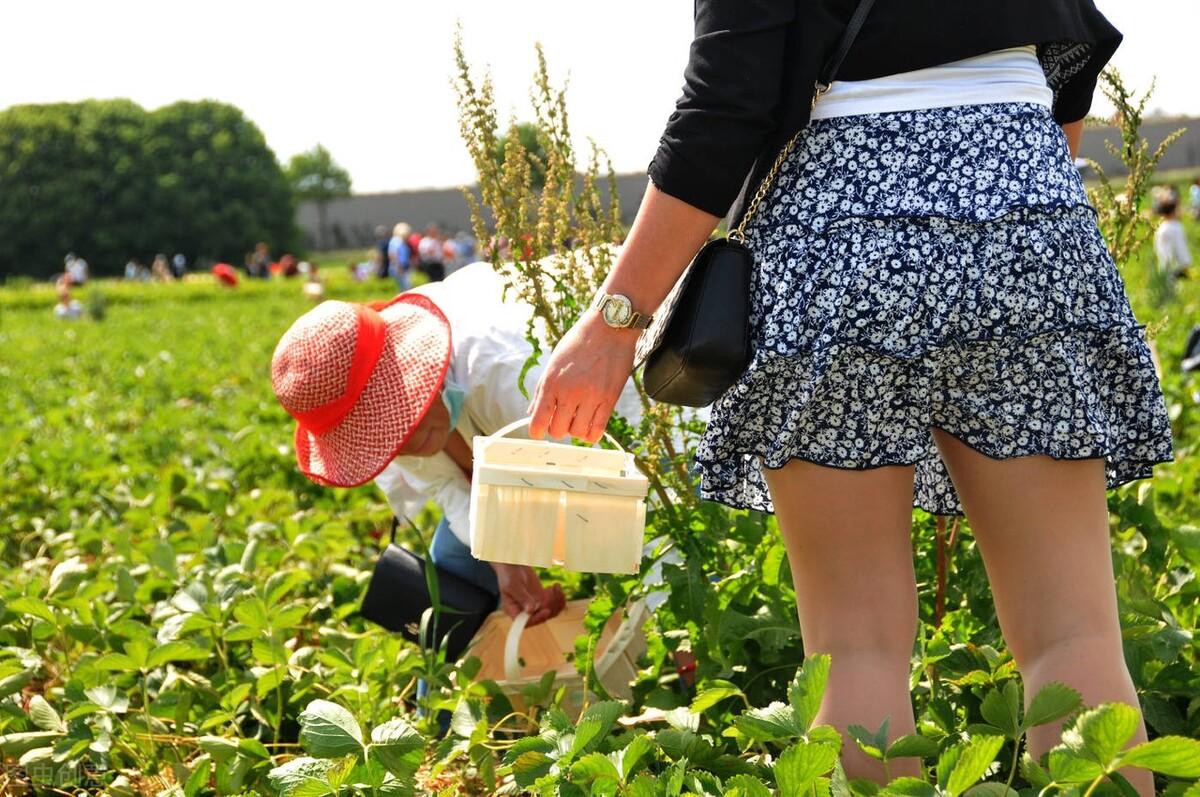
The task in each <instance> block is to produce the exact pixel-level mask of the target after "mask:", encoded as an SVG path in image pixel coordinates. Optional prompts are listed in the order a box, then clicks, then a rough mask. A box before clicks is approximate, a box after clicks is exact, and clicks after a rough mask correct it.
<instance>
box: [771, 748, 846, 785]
mask: <svg viewBox="0 0 1200 797" xmlns="http://www.w3.org/2000/svg"><path fill="white" fill-rule="evenodd" d="M837 757H838V751H837V748H836V747H830V746H828V745H824V744H808V743H804V742H802V743H800V744H797V745H794V746H792V747H789V748H788V749H786V750H784V751H783V753H782V754H781V755H780V756H779V760H777V761H776V762H775V782H776V784H778V786H779V791H780V793H781V794H803V793H804V792H805V791H807V790H808V789H809V788H810V787H811V786H812V785H813V783H815V782H816V780H817V778H819V777H821V776H822V775H824V774H826V773H827V772H829V771H830V770H832V769H833V764H834V762H835V761H837Z"/></svg>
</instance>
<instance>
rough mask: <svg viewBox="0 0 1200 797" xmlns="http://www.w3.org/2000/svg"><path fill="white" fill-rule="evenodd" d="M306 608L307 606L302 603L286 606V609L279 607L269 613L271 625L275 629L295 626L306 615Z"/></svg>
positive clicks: (307, 608) (281, 629)
mask: <svg viewBox="0 0 1200 797" xmlns="http://www.w3.org/2000/svg"><path fill="white" fill-rule="evenodd" d="M308 610H309V607H308V606H307V605H306V604H303V603H300V604H297V605H295V606H288V607H287V608H286V609H279V610H278V611H276V612H275V613H274V614H273V615H271V627H272V628H274V629H275V630H276V631H283V630H287V629H289V628H295V627H296V626H298V625H300V623H301V622H303V621H304V618H305V617H307V616H308Z"/></svg>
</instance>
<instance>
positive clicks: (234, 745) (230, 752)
mask: <svg viewBox="0 0 1200 797" xmlns="http://www.w3.org/2000/svg"><path fill="white" fill-rule="evenodd" d="M196 743H197V744H199V745H200V749H201V750H203V751H204V752H206V753H208V754H209V755H210V756H212V758H213V760H214V761H216V762H217V763H218V764H224V763H225V762H226V761H229V760H230V759H232V758H233V757H234V756H236V755H237V753H238V742H237V740H236V739H228V738H226V737H224V736H201V737H200V738H199V739H197V740H196Z"/></svg>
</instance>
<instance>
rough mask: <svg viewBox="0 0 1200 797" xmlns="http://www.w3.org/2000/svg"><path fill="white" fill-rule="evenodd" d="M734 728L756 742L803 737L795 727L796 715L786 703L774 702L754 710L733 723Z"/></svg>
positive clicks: (800, 729) (800, 731) (802, 733)
mask: <svg viewBox="0 0 1200 797" xmlns="http://www.w3.org/2000/svg"><path fill="white" fill-rule="evenodd" d="M733 724H734V727H736V728H737V729H738V730H739V731H741V732H742V734H743V735H745V736H747V737H748V738H750V739H751V740H753V741H756V742H774V741H779V740H781V739H794V738H796V737H797V736H802V735H804V729H802V728H800V727H798V726H797V725H796V714H795V712H794V711H793V710H792V707H791V706H789V705H788V704H786V703H779V702H775V703H772V704H771V705H769V706H767V707H766V708H755V709H750V710H749V711H747V712H745V713H744V714H742V715H741V716H740V717H738V718H736V719H735V720H734V721H733Z"/></svg>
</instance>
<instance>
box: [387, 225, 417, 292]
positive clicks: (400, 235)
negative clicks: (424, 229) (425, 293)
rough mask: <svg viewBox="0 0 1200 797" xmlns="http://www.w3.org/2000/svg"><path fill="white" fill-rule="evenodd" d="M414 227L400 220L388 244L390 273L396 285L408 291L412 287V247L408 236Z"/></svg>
mask: <svg viewBox="0 0 1200 797" xmlns="http://www.w3.org/2000/svg"><path fill="white" fill-rule="evenodd" d="M411 233H412V228H411V227H409V226H408V225H407V224H405V223H404V222H399V223H398V224H396V226H395V227H393V228H392V237H391V239H390V240H389V241H388V246H387V268H388V275H389V276H391V278H392V279H394V280H395V281H396V287H398V288H399V289H400V290H402V291H406V290H408V289H409V288H411V287H412V260H413V257H412V248H411V247H410V246H409V244H408V236H409V235H410V234H411Z"/></svg>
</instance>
